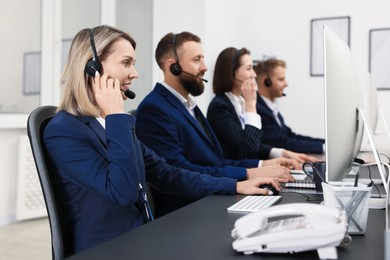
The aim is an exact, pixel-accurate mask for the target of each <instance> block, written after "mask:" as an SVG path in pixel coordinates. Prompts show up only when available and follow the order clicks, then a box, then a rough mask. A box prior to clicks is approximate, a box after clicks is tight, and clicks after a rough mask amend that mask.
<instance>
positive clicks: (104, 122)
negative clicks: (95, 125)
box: [96, 116, 106, 129]
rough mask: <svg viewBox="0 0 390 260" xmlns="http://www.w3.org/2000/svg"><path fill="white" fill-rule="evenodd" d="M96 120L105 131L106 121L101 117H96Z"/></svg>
mask: <svg viewBox="0 0 390 260" xmlns="http://www.w3.org/2000/svg"><path fill="white" fill-rule="evenodd" d="M96 120H97V121H98V122H99V123H100V124H101V125H102V126H103V128H104V129H106V120H105V119H104V118H103V117H101V116H99V117H96Z"/></svg>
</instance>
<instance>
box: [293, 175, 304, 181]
mask: <svg viewBox="0 0 390 260" xmlns="http://www.w3.org/2000/svg"><path fill="white" fill-rule="evenodd" d="M291 175H292V176H293V177H294V179H295V180H297V181H303V180H304V179H306V178H307V175H306V174H299V173H297V174H291Z"/></svg>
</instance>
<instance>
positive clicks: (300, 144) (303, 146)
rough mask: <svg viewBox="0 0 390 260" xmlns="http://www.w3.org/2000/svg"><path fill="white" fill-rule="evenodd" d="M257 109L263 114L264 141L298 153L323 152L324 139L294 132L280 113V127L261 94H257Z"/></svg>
mask: <svg viewBox="0 0 390 260" xmlns="http://www.w3.org/2000/svg"><path fill="white" fill-rule="evenodd" d="M256 109H257V113H258V114H259V115H260V116H261V124H262V130H263V138H262V141H263V143H265V144H268V145H271V146H274V147H280V148H285V149H287V150H290V151H293V152H298V153H308V154H322V153H323V144H324V143H325V140H324V139H321V138H313V137H310V136H304V135H299V134H296V133H294V132H293V131H292V130H291V128H290V127H288V126H286V125H285V124H284V120H283V117H282V116H281V115H280V113H279V120H280V122H281V123H282V126H281V127H280V126H279V124H278V122H277V121H276V119H275V117H274V115H273V113H272V110H271V109H270V108H269V107H268V106H267V104H266V103H265V102H264V100H263V98H262V97H261V96H260V95H257V104H256Z"/></svg>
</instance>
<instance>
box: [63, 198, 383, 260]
mask: <svg viewBox="0 0 390 260" xmlns="http://www.w3.org/2000/svg"><path fill="white" fill-rule="evenodd" d="M311 197H312V198H314V199H318V200H321V199H322V196H321V195H311ZM241 198H243V196H239V195H237V196H228V195H213V196H209V197H206V198H203V199H201V200H199V201H197V202H194V203H192V204H190V205H188V206H186V207H184V208H181V209H179V210H177V211H175V212H172V213H170V214H168V215H166V216H164V217H162V218H159V219H156V220H155V221H154V222H151V223H148V224H146V225H143V226H141V227H139V228H137V229H135V230H132V231H130V232H128V233H126V234H124V235H122V236H119V237H117V238H114V239H112V240H110V241H107V242H105V243H103V244H101V245H98V246H97V247H95V248H92V249H89V250H87V251H84V252H82V253H80V254H78V255H75V256H73V257H70V258H69V260H77V259H202V260H204V259H213V260H215V259H224V260H228V259H318V255H317V251H307V252H301V253H295V254H269V253H261V254H254V255H243V254H241V253H237V252H235V251H234V250H233V249H232V242H233V238H232V237H231V235H230V232H231V230H232V228H233V225H234V222H235V221H236V219H237V218H239V217H241V216H242V214H239V213H231V212H227V210H226V208H227V207H228V206H230V205H231V204H233V203H234V202H236V201H238V200H239V199H241ZM305 200H306V198H305V197H304V196H302V195H299V194H294V193H286V194H283V198H282V200H281V202H280V203H283V204H284V203H292V202H304V201H305ZM384 226H385V216H384V210H370V211H369V216H368V223H367V230H366V233H365V235H358V236H352V243H351V244H350V245H349V246H348V247H346V248H340V247H339V248H338V250H337V252H338V257H339V259H384V249H383V248H384V239H383V235H384Z"/></svg>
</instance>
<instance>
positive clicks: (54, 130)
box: [44, 111, 236, 253]
mask: <svg viewBox="0 0 390 260" xmlns="http://www.w3.org/2000/svg"><path fill="white" fill-rule="evenodd" d="M105 121H106V122H105V123H106V129H105V130H104V128H103V127H102V126H101V125H100V123H99V122H98V121H97V120H96V119H95V118H93V117H76V116H74V115H71V114H69V113H67V112H65V111H60V112H58V113H57V114H56V115H55V116H54V117H53V118H52V120H51V121H50V122H49V124H48V125H47V127H46V129H45V133H44V141H45V145H46V148H47V150H48V153H49V155H50V157H51V160H52V162H53V165H54V167H55V176H56V177H57V182H58V186H59V188H60V189H61V194H60V195H61V196H62V198H63V201H64V204H65V205H64V206H65V209H66V211H67V215H68V219H69V222H70V228H71V230H72V233H73V236H74V252H75V253H76V252H79V251H82V250H84V249H87V248H89V247H92V246H94V245H96V244H98V243H101V242H103V241H105V240H108V239H110V238H112V237H115V236H117V235H120V234H123V233H125V232H127V231H128V230H130V229H133V228H135V227H137V226H140V225H142V224H143V223H144V222H145V220H144V218H143V215H142V213H141V211H140V209H139V207H138V199H139V198H138V195H139V184H141V185H142V186H145V182H146V181H147V182H149V183H151V185H153V187H154V188H155V189H156V190H161V191H164V192H166V193H168V194H177V195H182V196H188V197H195V198H199V197H203V196H206V195H209V194H212V193H228V194H234V193H235V191H236V182H235V180H232V179H230V178H218V179H217V178H213V177H212V176H208V175H207V176H205V175H202V174H199V173H196V172H189V171H186V170H183V169H177V168H175V167H173V166H170V165H168V164H167V163H166V162H165V160H163V159H161V158H160V157H158V156H157V155H156V154H155V153H154V152H153V151H152V150H150V149H149V148H147V147H146V146H145V145H143V143H142V142H140V141H139V140H138V138H137V137H136V134H135V129H134V128H135V118H134V117H133V116H131V115H129V114H115V115H109V116H107V117H106V120H105ZM145 177H146V179H145Z"/></svg>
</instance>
